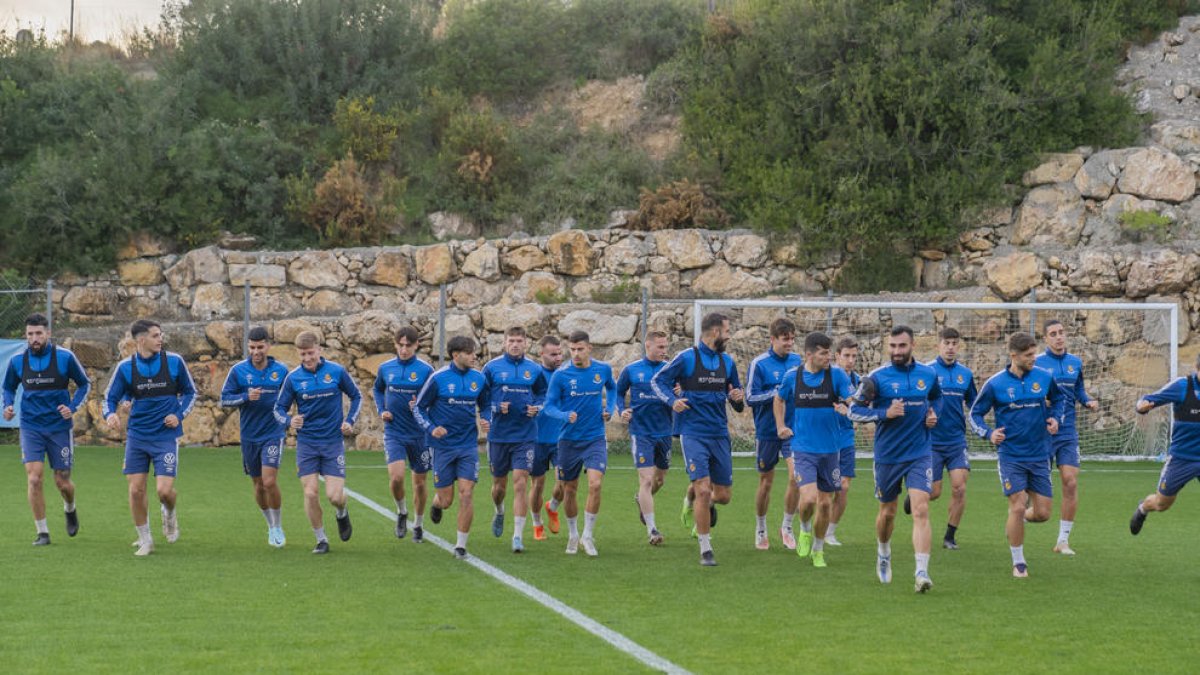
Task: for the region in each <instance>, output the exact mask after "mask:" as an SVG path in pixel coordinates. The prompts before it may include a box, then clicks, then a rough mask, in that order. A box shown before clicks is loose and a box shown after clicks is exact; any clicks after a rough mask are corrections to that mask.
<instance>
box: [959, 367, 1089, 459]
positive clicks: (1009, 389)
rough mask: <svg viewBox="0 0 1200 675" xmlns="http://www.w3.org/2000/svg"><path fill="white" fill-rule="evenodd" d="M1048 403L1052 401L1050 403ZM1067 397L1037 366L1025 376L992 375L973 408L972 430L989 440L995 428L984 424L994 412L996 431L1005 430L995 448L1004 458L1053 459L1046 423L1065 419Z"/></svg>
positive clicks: (1010, 372)
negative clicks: (1048, 420) (985, 419)
mask: <svg viewBox="0 0 1200 675" xmlns="http://www.w3.org/2000/svg"><path fill="white" fill-rule="evenodd" d="M1047 401H1049V402H1048V403H1047ZM1065 403H1066V396H1064V395H1063V392H1062V389H1060V388H1059V387H1058V385H1057V384H1055V382H1054V376H1053V375H1051V374H1050V371H1048V370H1044V369H1042V368H1038V367H1037V366H1034V367H1033V369H1032V370H1030V371H1029V372H1028V373H1025V374H1024V375H1020V376H1018V375H1014V374H1013V373H1012V371H1011V370H1009V369H1008V368H1005V369H1004V370H1002V371H1000V372H998V373H996V374H995V375H993V376H992V377H991V378H990V379H988V381H987V382H986V383H984V385H983V388H982V389H980V390H979V397H978V398H976V399H975V405H973V406H971V429H972V430H973V431H974V432H975V433H976V434H977V435H978V436H979V437H980V438H984V439H986V438H989V437H990V436H991V435H992V431H993V427H989V426H988V425H987V422H986V421H984V416H985V415H987V413H988V411H990V410H994V411H995V421H996V426H995V428H1000V427H1003V428H1004V436H1005V438H1004V441H1003V442H1001V443H1000V445H999V446H998V447H997V448H996V452H997V453H998V454H999V455H1000V458H1001V459H1005V460H1009V461H1013V462H1035V461H1041V460H1044V459H1047V458H1048V457H1049V456H1050V440H1051V437H1050V432H1049V431H1047V430H1046V420H1047V419H1050V418H1051V417H1055V418H1059V419H1061V418H1062V408H1063V405H1064V404H1065Z"/></svg>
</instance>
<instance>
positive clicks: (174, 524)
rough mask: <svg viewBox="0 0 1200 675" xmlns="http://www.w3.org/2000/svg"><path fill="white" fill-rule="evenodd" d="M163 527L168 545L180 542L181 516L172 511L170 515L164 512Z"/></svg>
mask: <svg viewBox="0 0 1200 675" xmlns="http://www.w3.org/2000/svg"><path fill="white" fill-rule="evenodd" d="M162 527H163V536H164V537H166V538H167V543H168V544H174V543H175V542H177V541H179V516H178V515H176V514H175V512H174V511H171V512H170V514H168V513H167V512H165V511H164V512H163V514H162Z"/></svg>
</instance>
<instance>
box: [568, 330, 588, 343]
mask: <svg viewBox="0 0 1200 675" xmlns="http://www.w3.org/2000/svg"><path fill="white" fill-rule="evenodd" d="M567 342H586V343H588V344H589V345H590V344H592V336H590V335H588V334H587V332H586V331H582V330H577V331H575V332H573V333H571V334H570V335H568V336H567Z"/></svg>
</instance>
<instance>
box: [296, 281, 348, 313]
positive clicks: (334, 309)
mask: <svg viewBox="0 0 1200 675" xmlns="http://www.w3.org/2000/svg"><path fill="white" fill-rule="evenodd" d="M301 306H302V307H304V311H305V312H307V313H308V314H313V315H320V316H334V315H338V314H353V313H354V312H358V311H360V310H362V305H360V304H358V300H356V299H355V297H354V296H352V295H348V294H346V293H345V292H343V291H334V290H330V289H327V288H326V289H322V290H319V291H317V292H316V293H313V294H312V295H310V296H308V297H307V298H305V299H304V301H303V302H302V303H301Z"/></svg>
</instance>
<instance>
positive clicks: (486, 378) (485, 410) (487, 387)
mask: <svg viewBox="0 0 1200 675" xmlns="http://www.w3.org/2000/svg"><path fill="white" fill-rule="evenodd" d="M479 372H481V373H483V391H486V392H489V393H491V391H492V362H491V361H488V362H487V363H485V364H483V369H482V370H480V371H479ZM481 399H482V392H481V394H480V396H478V397H476V398H475V402H476V403H479V401H480V400H481ZM487 400H488V405H487V407H483V406H481V407H480V408H479V417H480V418H481V419H483V420H484V421H485V422H488V423H489V424H490V423H491V421H492V418H493V417H495V416H496V414H497V413H499V412H500V410H499V409H498V407H499V403H500V402H499V401H497V402H496V403H495V406H493V404H492V403H491V401H492V399H491V397H490V396H489V397H488V399H487Z"/></svg>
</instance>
